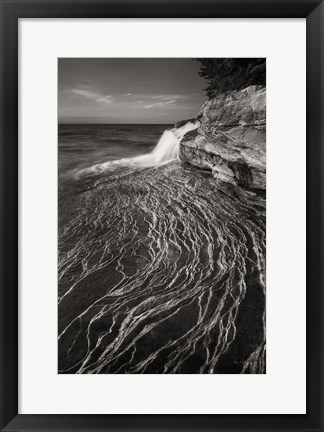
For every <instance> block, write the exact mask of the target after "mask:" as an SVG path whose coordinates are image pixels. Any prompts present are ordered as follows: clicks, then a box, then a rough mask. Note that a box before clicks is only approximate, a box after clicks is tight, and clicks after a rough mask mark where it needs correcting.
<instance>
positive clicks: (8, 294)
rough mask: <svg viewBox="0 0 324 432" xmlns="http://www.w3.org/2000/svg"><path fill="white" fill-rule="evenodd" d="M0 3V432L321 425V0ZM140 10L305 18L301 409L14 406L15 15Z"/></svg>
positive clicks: (135, 13) (136, 13)
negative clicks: (223, 411)
mask: <svg viewBox="0 0 324 432" xmlns="http://www.w3.org/2000/svg"><path fill="white" fill-rule="evenodd" d="M0 6H1V24H0V25H1V60H0V62H1V90H0V94H1V120H0V127H1V146H0V149H1V154H0V163H1V201H0V206H1V207H0V217H1V238H0V248H1V250H0V272H1V274H0V276H1V312H0V316H1V340H0V344H1V395H0V399H1V411H0V414H1V423H0V427H1V431H72V430H74V431H81V430H82V431H135V430H136V431H180V430H181V431H187V430H188V431H204V430H208V431H218V432H221V431H225V430H226V431H243V430H244V431H245V430H250V431H268V432H270V431H288V430H289V431H305V432H306V431H308V432H311V431H323V430H324V418H323V413H322V410H323V406H324V403H323V396H324V393H323V363H324V362H323V360H324V356H323V345H324V344H323V341H324V338H323V315H324V308H323V268H324V266H323V205H324V201H323V193H324V188H323V180H324V176H323V169H322V167H323V155H324V152H323V134H324V127H323V126H324V122H323V118H324V116H323V115H324V112H323V88H324V87H323V84H324V82H323V77H324V67H323V65H324V63H323V60H324V43H323V42H324V39H323V36H324V33H323V32H324V26H323V22H324V5H323V2H322V1H318V0H298V1H296V0H284V1H280V0H279V1H278V0H277V1H276V0H270V1H267V0H265V1H264V0H252V1H245V0H243V1H239V0H223V1H217V0H210V1H208V0H202V1H199V0H183V1H180V0H175V1H172V2H170V1H160V0H156V1H153V0H146V1H145V0H142V1H139V0H134V1H129V0H128V1H123V0H119V1H117V0H114V1H109V0H101V1H97V0H94V1H91V0H65V1H60V0H48V1H47V0H42V1H32V0H18V1H17V0H0ZM137 17H138V18H170V17H172V18H306V19H307V27H306V28H307V99H306V100H307V119H306V120H307V160H306V166H307V263H306V264H307V305H306V307H307V329H306V332H307V413H306V414H305V415H289V414H287V415H259V414H258V415H253V414H251V415H250V414H249V415H234V414H233V415H196V414H192V415H126V414H125V415H23V414H19V413H18V354H19V352H18V280H19V276H18V275H19V272H18V270H19V262H18V256H19V253H18V210H19V207H18V178H19V172H18V20H19V19H20V18H137ZM292 73H293V72H292ZM291 127H293V125H291ZM291 169H293V167H292V168H291ZM292 361H293V360H292ZM278 391H280V389H278ZM193 397H195V396H194V395H193Z"/></svg>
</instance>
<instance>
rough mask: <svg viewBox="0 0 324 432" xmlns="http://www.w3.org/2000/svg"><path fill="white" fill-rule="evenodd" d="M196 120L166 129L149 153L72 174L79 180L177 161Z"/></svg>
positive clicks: (97, 165)
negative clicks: (183, 143)
mask: <svg viewBox="0 0 324 432" xmlns="http://www.w3.org/2000/svg"><path fill="white" fill-rule="evenodd" d="M197 127H198V122H197V120H188V121H187V122H180V123H178V124H177V125H175V126H174V127H173V128H171V129H166V130H165V131H164V132H163V134H162V135H161V137H160V139H159V141H158V143H157V144H156V146H155V147H154V149H153V150H152V151H151V152H150V153H146V154H143V155H140V156H136V157H132V158H123V159H118V160H113V161H108V162H104V163H101V164H96V165H93V166H92V167H90V168H85V169H82V170H79V171H78V172H76V173H74V176H75V177H77V178H79V177H80V176H81V175H83V174H100V173H102V172H104V171H107V170H110V171H114V170H115V169H116V170H117V169H120V168H134V169H135V168H149V167H153V166H157V165H163V164H165V163H167V162H170V161H172V160H174V159H177V157H178V152H179V146H180V142H181V140H182V138H183V136H184V135H185V134H186V133H187V132H189V131H192V130H194V129H197Z"/></svg>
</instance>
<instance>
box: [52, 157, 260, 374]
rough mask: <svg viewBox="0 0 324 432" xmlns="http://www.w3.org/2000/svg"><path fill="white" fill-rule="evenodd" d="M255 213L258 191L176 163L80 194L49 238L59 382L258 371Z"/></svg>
mask: <svg viewBox="0 0 324 432" xmlns="http://www.w3.org/2000/svg"><path fill="white" fill-rule="evenodd" d="M170 179H172V181H170ZM61 210H62V209H61ZM265 216H266V215H265V197H264V193H263V192H261V191H250V190H247V189H243V188H239V187H235V186H233V185H230V184H228V183H223V182H218V183H217V184H215V180H214V179H213V177H212V176H211V174H210V172H206V171H203V170H201V169H197V168H195V167H193V166H190V165H186V166H185V165H183V164H181V163H179V162H178V161H173V162H169V163H167V164H165V165H163V166H159V167H155V168H147V169H144V170H137V171H136V170H134V169H133V167H132V166H130V167H129V174H126V175H124V176H121V177H115V176H112V177H110V179H109V181H108V179H107V181H102V182H101V183H99V184H98V185H97V186H93V187H92V188H91V189H89V190H87V191H85V192H83V193H82V194H81V195H80V204H79V208H78V209H76V211H75V215H74V217H71V218H70V221H69V222H68V223H66V224H64V226H61V229H60V230H59V260H58V276H59V291H58V297H59V299H58V300H59V301H58V303H59V304H58V314H59V315H58V316H59V319H58V330H59V341H58V351H59V358H58V362H59V373H63V374H69V373H78V374H121V373H127V374H133V373H139V374H148V373H151V374H152V373H153V374H159V373H161V374H179V373H180V374H182V373H201V374H222V373H223V374H230V373H242V374H263V373H265V370H266V365H265V361H266V353H265V351H266V345H265V336H266V334H265V283H266V282H265V241H266V238H265Z"/></svg>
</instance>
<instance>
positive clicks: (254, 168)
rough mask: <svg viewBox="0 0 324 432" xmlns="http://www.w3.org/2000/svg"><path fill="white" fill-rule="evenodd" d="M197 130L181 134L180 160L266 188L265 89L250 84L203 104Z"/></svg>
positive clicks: (225, 177)
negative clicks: (182, 135)
mask: <svg viewBox="0 0 324 432" xmlns="http://www.w3.org/2000/svg"><path fill="white" fill-rule="evenodd" d="M198 121H199V126H198V129H196V130H193V131H190V132H188V133H187V134H185V135H184V137H183V139H182V141H181V143H180V150H179V158H180V160H181V161H182V162H187V163H190V164H191V165H194V166H197V167H200V168H203V169H208V170H211V171H212V173H213V176H214V177H215V178H217V179H220V180H222V181H226V182H229V183H233V184H238V185H242V186H245V187H249V188H254V189H265V188H266V89H265V87H261V86H250V87H247V88H245V89H243V90H240V91H235V92H231V93H227V94H223V95H219V96H217V97H216V98H214V99H211V100H209V101H207V102H205V103H204V105H203V106H202V108H201V111H200V113H199V116H198Z"/></svg>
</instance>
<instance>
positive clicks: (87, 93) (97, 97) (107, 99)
mask: <svg viewBox="0 0 324 432" xmlns="http://www.w3.org/2000/svg"><path fill="white" fill-rule="evenodd" d="M72 93H74V94H77V95H79V96H83V97H85V98H87V99H90V100H93V101H96V102H101V103H108V104H109V103H111V102H112V101H113V100H114V98H113V96H111V95H104V94H102V93H100V92H97V91H93V90H83V89H72Z"/></svg>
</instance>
